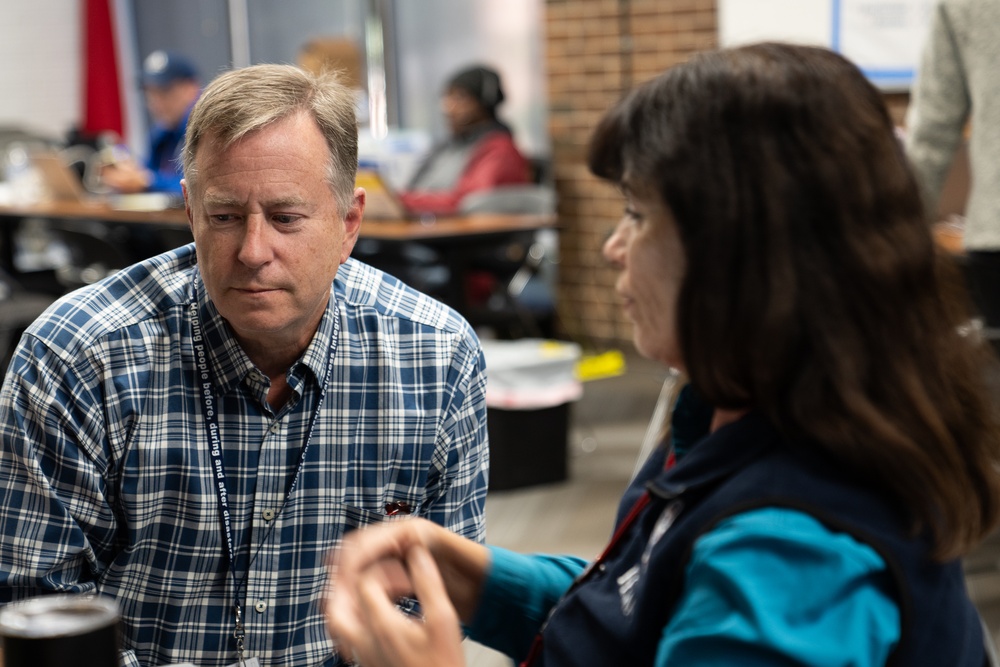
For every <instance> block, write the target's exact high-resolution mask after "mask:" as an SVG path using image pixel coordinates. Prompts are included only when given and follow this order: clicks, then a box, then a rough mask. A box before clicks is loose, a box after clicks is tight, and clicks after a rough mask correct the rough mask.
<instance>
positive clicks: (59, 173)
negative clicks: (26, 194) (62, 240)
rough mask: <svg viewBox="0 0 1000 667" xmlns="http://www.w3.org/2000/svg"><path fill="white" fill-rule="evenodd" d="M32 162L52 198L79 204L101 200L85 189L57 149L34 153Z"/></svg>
mask: <svg viewBox="0 0 1000 667" xmlns="http://www.w3.org/2000/svg"><path fill="white" fill-rule="evenodd" d="M31 164H32V165H33V166H34V167H35V169H36V170H37V171H38V174H39V177H40V178H41V179H42V184H43V185H44V186H45V190H46V191H47V193H48V196H49V197H50V198H51V199H53V200H55V201H58V202H73V203H77V204H93V203H96V202H97V201H99V200H98V199H97V198H96V197H95V196H94V195H92V194H90V193H89V192H87V190H86V189H84V187H83V183H81V182H80V177H79V176H77V174H76V172H75V171H73V170H72V169H70V167H69V165H67V164H66V163H65V162H63V159H62V158H61V157H59V154H58V153H56V152H55V151H37V152H34V153H32V154H31Z"/></svg>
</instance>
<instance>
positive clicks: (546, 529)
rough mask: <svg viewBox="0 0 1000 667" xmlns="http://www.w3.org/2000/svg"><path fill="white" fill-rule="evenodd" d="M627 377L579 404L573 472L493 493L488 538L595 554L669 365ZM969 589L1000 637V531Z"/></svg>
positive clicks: (638, 363) (470, 647)
mask: <svg viewBox="0 0 1000 667" xmlns="http://www.w3.org/2000/svg"><path fill="white" fill-rule="evenodd" d="M628 367H629V370H628V372H627V373H626V375H624V376H620V377H616V378H608V379H603V380H596V381H593V382H588V383H585V385H584V396H583V398H582V399H581V400H580V401H579V402H578V403H575V404H574V405H573V406H572V408H571V430H570V438H569V456H570V458H569V464H570V465H569V470H570V473H569V479H568V481H566V482H563V483H558V484H546V485H540V486H533V487H526V488H523V489H515V490H510V491H501V492H493V493H490V495H489V497H488V498H487V502H486V516H487V533H488V535H487V539H488V540H489V542H491V543H493V544H497V545H499V546H503V547H507V548H511V549H515V550H518V551H525V552H532V551H541V552H555V553H572V554H576V555H580V556H583V557H586V558H592V557H594V556H596V555H597V553H598V552H599V551H600V550H601V548H602V547H603V546H604V543H605V541H606V540H607V538H608V536H609V534H610V531H611V526H612V523H613V519H614V513H615V509H616V507H617V502H618V497H619V495H620V494H621V492H622V491H623V490H624V489H625V486H626V485H627V483H628V480H629V478H630V477H631V475H632V471H633V469H634V466H635V463H636V459H637V457H638V455H639V452H640V449H641V443H642V441H643V438H644V435H645V433H646V429H647V426H648V424H649V419H650V417H651V415H652V414H653V411H654V408H655V404H656V400H657V397H658V395H659V392H660V389H661V387H662V385H663V382H664V380H665V378H666V371H665V370H663V369H662V368H660V367H659V366H657V365H654V364H651V363H650V362H647V361H644V360H642V359H640V358H633V357H632V356H631V355H630V356H629V360H628ZM966 564H967V573H968V577H967V578H968V582H969V590H970V593H971V595H972V598H973V600H974V601H975V602H976V604H977V605H978V607H979V609H980V611H981V612H982V614H983V618H984V619H985V620H986V623H987V625H988V626H989V628H990V630H991V632H992V634H993V636H994V637H995V638H996V639H997V641H1000V538H996V539H990V540H988V541H987V542H986V543H985V544H984V545H982V546H981V547H980V548H979V549H978V550H976V552H974V553H973V554H972V555H971V556H970V557H969V558H968V559H967V563H966ZM466 645H467V646H466V656H467V659H468V664H469V665H470V667H509V666H510V665H512V664H513V663H512V662H511V661H510V660H509V659H507V658H506V657H505V656H503V655H501V654H499V653H496V652H494V651H491V650H489V649H486V648H484V647H482V646H480V645H478V644H474V643H472V642H468V641H467V642H466Z"/></svg>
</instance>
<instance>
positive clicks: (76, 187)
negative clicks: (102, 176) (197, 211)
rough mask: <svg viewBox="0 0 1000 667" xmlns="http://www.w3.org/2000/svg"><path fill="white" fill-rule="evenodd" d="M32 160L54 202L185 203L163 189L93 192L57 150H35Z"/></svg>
mask: <svg viewBox="0 0 1000 667" xmlns="http://www.w3.org/2000/svg"><path fill="white" fill-rule="evenodd" d="M31 162H32V164H33V165H34V167H35V168H36V169H37V170H38V173H39V174H40V176H41V179H42V183H43V184H44V185H45V189H46V191H47V192H48V196H49V198H51V199H52V200H53V201H57V202H64V203H74V204H86V205H94V204H103V205H106V206H108V207H110V208H112V209H115V210H118V211H162V210H164V209H167V208H177V207H179V206H182V205H183V201H182V200H181V198H180V197H179V196H176V195H171V194H167V193H164V192H136V193H131V194H122V193H107V194H104V195H99V194H94V193H92V192H90V191H88V190H87V189H86V188H84V187H83V182H82V181H81V180H80V176H79V175H78V174H77V173H76V171H74V170H73V169H71V168H70V167H69V165H67V164H66V163H65V162H64V161H63V159H62V158H61V157H60V156H59V153H57V152H55V151H38V152H35V153H32V155H31Z"/></svg>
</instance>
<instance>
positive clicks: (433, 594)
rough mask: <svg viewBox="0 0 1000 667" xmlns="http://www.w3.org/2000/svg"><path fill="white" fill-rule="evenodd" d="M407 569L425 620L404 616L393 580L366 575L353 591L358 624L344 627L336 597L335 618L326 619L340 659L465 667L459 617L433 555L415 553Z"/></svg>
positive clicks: (418, 549) (404, 666) (366, 665)
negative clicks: (398, 604)
mask: <svg viewBox="0 0 1000 667" xmlns="http://www.w3.org/2000/svg"><path fill="white" fill-rule="evenodd" d="M404 566H405V571H406V575H407V576H408V579H409V581H410V582H412V585H413V593H414V594H415V596H416V598H417V599H418V600H420V606H421V609H422V611H423V618H422V619H420V618H416V617H414V616H409V615H407V614H405V613H403V612H401V611H400V610H399V609H398V608H397V607H396V603H395V601H396V599H397V595H396V587H395V586H394V585H393V584H392V583H391V579H390V580H387V579H386V578H385V577H383V576H382V573H381V572H380V571H379V570H378V568H372V569H369V570H366V571H365V572H364V573H363V574H362V575H361V577H360V579H359V581H358V582H357V585H356V587H355V590H356V595H357V597H356V599H355V603H356V607H355V613H356V614H357V615H358V618H357V619H356V620H357V622H351V623H347V624H343V623H341V622H340V620H341V616H339V615H338V612H337V610H336V597H337V593H336V592H334V594H333V600H334V603H333V605H332V606H333V607H334V612H333V613H332V614H330V613H328V614H327V626H328V627H329V629H330V632H331V634H332V635H333V636H334V639H335V640H336V641H337V642H338V647H339V648H340V650H341V655H342V656H344V657H345V658H346V657H348V656H350V658H351V659H352V660H354V661H355V662H357V663H360V665H362V667H424V666H425V665H436V666H438V667H462V666H463V665H465V654H464V652H463V650H462V631H461V626H460V625H459V621H458V615H457V613H456V612H455V608H454V607H453V606H452V604H451V600H449V599H448V593H447V591H446V590H445V586H444V582H443V581H442V580H441V574H440V572H439V571H438V569H437V565H436V564H435V563H434V559H433V558H432V557H431V555H430V552H428V551H427V549H425V548H424V547H422V546H415V547H413V548H412V549H410V551H409V553H408V554H407V556H406V560H405V562H404ZM328 609H329V607H328Z"/></svg>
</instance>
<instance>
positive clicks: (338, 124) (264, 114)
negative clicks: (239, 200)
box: [183, 65, 358, 213]
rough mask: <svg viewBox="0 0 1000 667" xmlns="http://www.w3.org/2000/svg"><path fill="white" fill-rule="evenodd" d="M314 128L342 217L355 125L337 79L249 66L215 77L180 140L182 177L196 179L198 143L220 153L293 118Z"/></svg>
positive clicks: (354, 163) (350, 186)
mask: <svg viewBox="0 0 1000 667" xmlns="http://www.w3.org/2000/svg"><path fill="white" fill-rule="evenodd" d="M300 111H304V112H306V113H308V114H309V115H310V116H311V117H312V118H313V119H314V120H315V121H316V124H317V125H318V126H319V129H320V131H321V132H322V133H323V136H324V138H325V139H326V145H327V148H328V149H329V151H330V161H329V163H328V165H327V171H328V174H327V181H328V182H329V184H330V189H331V190H332V191H333V194H334V196H335V197H336V198H337V202H338V204H339V208H340V209H341V210H340V212H341V213H345V212H346V210H347V207H348V206H349V202H350V201H351V198H352V197H353V194H354V183H355V179H356V178H357V171H358V123H357V119H356V117H355V96H354V93H353V92H352V91H351V89H350V88H347V87H346V86H345V85H344V84H343V83H341V82H340V80H339V79H338V77H337V76H336V74H334V73H330V72H323V73H320V74H311V73H309V72H306V71H305V70H302V69H300V68H298V67H294V66H292V65H253V66H250V67H243V68H240V69H236V70H232V71H229V72H225V73H223V74H220V75H219V76H218V77H216V79H215V80H214V81H212V82H211V83H210V84H209V85H208V86H207V87H206V88H205V90H204V91H203V92H202V94H201V96H200V97H199V98H198V101H197V103H195V105H194V109H192V111H191V117H190V118H189V120H188V126H187V133H186V135H185V140H184V152H183V161H184V177H185V179H186V180H187V182H188V184H189V187H190V186H191V185H192V184H193V183H194V181H195V179H196V178H197V175H198V174H197V169H196V167H195V160H194V158H195V153H197V151H198V145H199V144H200V143H201V141H202V139H204V138H205V137H207V136H212V137H214V138H215V139H216V140H217V141H219V142H220V143H221V145H222V146H223V147H227V146H231V145H232V144H233V143H234V142H236V141H238V140H239V139H240V138H242V137H243V136H245V135H247V134H249V133H251V132H254V131H256V130H259V129H262V128H263V127H265V126H267V125H269V124H270V123H273V122H275V121H279V120H282V119H284V118H288V117H290V116H292V115H294V114H295V113H297V112H300Z"/></svg>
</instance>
